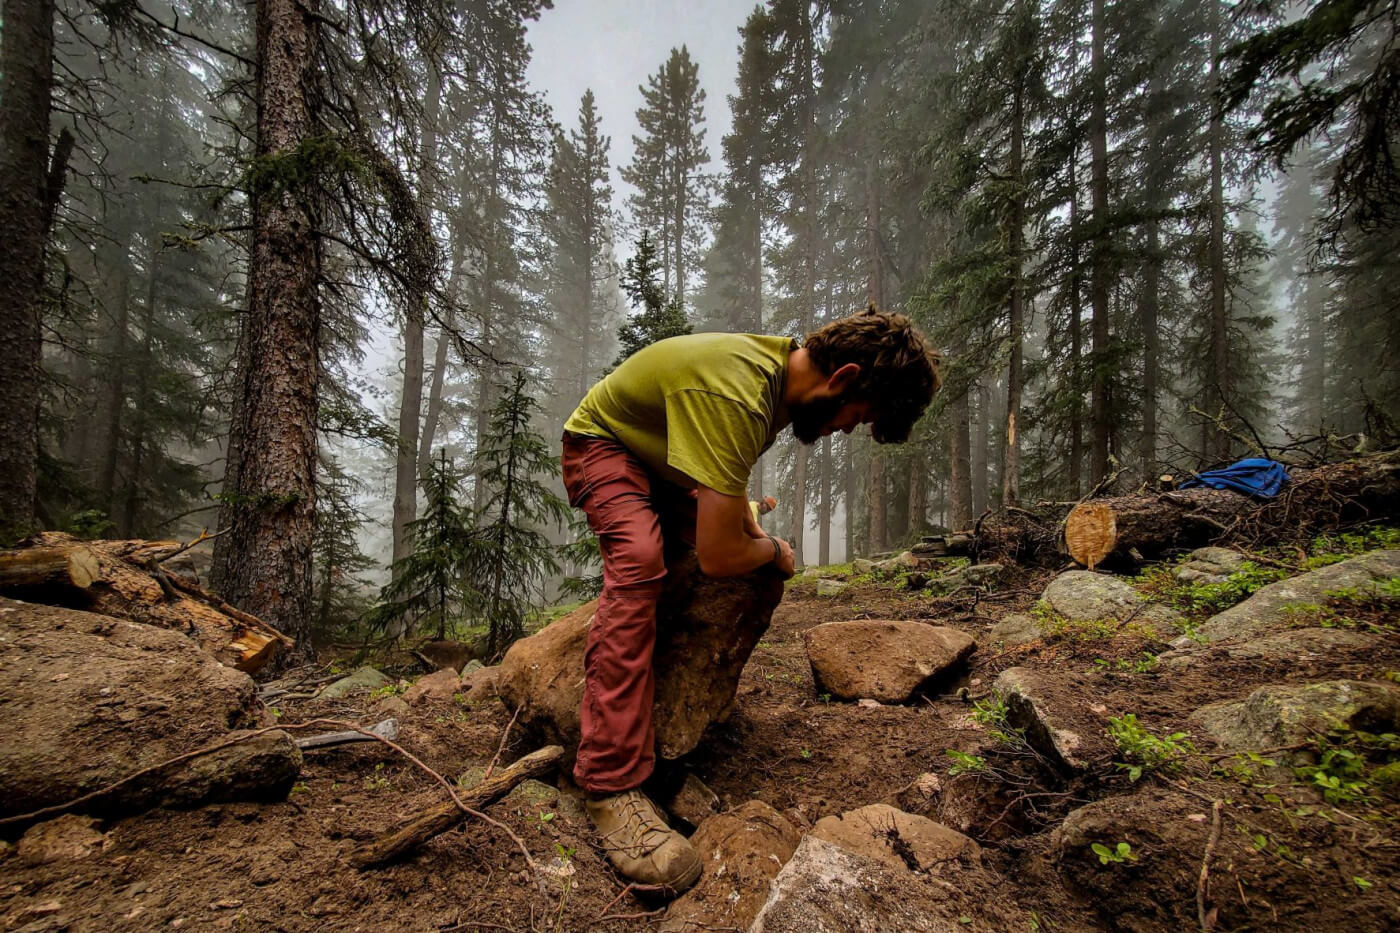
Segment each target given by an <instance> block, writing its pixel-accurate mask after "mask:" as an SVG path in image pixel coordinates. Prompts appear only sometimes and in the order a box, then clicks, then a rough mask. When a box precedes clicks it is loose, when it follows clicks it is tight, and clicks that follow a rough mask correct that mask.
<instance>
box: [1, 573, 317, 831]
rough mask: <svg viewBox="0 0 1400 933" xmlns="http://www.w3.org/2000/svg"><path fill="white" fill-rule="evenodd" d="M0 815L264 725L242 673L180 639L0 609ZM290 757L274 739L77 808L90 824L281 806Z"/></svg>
mask: <svg viewBox="0 0 1400 933" xmlns="http://www.w3.org/2000/svg"><path fill="white" fill-rule="evenodd" d="M0 721H3V722H4V723H5V730H6V735H9V736H23V741H5V742H0V815H6V816H8V815H14V814H20V813H26V812H29V811H32V810H36V809H38V808H40V807H45V806H49V805H52V804H57V803H64V802H67V801H69V800H71V799H73V798H74V797H78V796H81V795H83V794H86V793H88V792H90V791H94V790H97V789H99V788H101V787H104V786H106V785H108V784H112V783H114V782H115V781H118V780H120V779H122V778H126V777H128V776H129V775H131V774H134V773H135V772H137V771H141V770H143V769H146V768H150V767H153V766H155V765H158V764H161V763H163V762H166V761H168V760H169V759H171V758H174V757H175V756H177V755H180V754H182V753H185V752H188V751H191V750H194V749H197V748H199V747H201V746H205V745H210V744H213V743H215V742H219V741H222V740H224V739H226V738H228V737H230V730H231V729H235V730H237V729H253V728H258V727H260V726H270V725H272V724H273V720H272V717H271V716H270V715H269V714H268V713H267V711H266V709H264V708H263V706H262V705H261V704H260V703H259V702H258V701H257V687H256V685H255V684H254V683H253V681H252V679H251V678H249V677H248V675H247V674H243V673H240V672H238V671H236V670H234V669H232V668H230V667H226V666H224V665H222V664H220V663H219V662H217V661H215V660H214V658H213V657H211V656H210V655H208V654H206V653H205V652H203V651H201V650H200V649H199V648H198V647H196V646H195V644H194V642H193V641H191V640H190V639H189V638H187V637H186V636H185V635H183V634H182V633H180V632H176V631H171V630H168V629H161V628H157V627H155V626H152V625H143V624H140V623H136V622H129V621H126V620H124V619H116V618H113V617H110V616H102V615H97V614H95V613H89V612H79V611H77V610H73V609H62V608H57V607H53V606H38V605H31V604H28V603H22V602H17V601H15V600H10V599H0ZM300 765H301V753H300V752H299V751H298V750H297V748H296V746H295V745H293V744H292V741H291V739H290V738H288V737H287V735H286V734H285V733H282V732H275V733H268V734H265V735H263V736H261V737H260V738H259V739H258V740H256V741H255V742H253V743H241V744H238V745H234V746H233V747H230V748H227V749H224V750H222V751H219V752H217V753H213V754H210V755H206V756H203V757H199V758H194V759H190V760H188V761H185V762H183V763H180V764H176V765H172V766H169V767H167V768H166V769H164V770H161V771H157V772H153V773H151V774H150V775H148V776H146V777H144V778H142V779H140V780H138V781H135V782H133V783H131V784H128V785H126V786H125V787H124V788H122V789H121V790H120V791H119V792H117V793H115V794H110V795H106V796H104V797H102V798H100V799H97V800H94V801H92V803H91V804H90V805H89V806H87V807H85V808H84V812H87V813H90V814H92V815H95V816H104V815H109V814H112V815H115V814H121V815H128V814H130V813H132V812H138V811H140V810H142V809H146V808H149V807H153V806H162V805H170V806H177V805H190V804H194V803H199V802H202V801H203V800H204V799H205V798H207V797H210V796H213V797H216V798H222V799H241V798H246V797H247V796H250V795H251V796H253V797H256V798H260V799H261V798H267V797H277V796H280V795H285V794H286V792H287V791H288V790H289V789H290V788H291V784H292V783H293V782H294V781H295V779H296V774H297V772H298V770H299V768H300Z"/></svg>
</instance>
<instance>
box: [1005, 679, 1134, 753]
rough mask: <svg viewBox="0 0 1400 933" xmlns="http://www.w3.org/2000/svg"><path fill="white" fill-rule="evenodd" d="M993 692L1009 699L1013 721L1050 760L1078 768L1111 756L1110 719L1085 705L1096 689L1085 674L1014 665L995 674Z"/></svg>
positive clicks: (1008, 716) (1010, 719) (1011, 722)
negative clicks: (1087, 680)
mask: <svg viewBox="0 0 1400 933" xmlns="http://www.w3.org/2000/svg"><path fill="white" fill-rule="evenodd" d="M992 692H993V693H996V694H999V695H1000V696H1001V697H1002V698H1003V699H1004V700H1005V701H1006V712H1007V720H1008V721H1009V723H1010V724H1011V725H1012V726H1014V727H1015V728H1017V729H1022V730H1024V731H1025V734H1026V742H1027V743H1028V744H1029V745H1030V746H1031V747H1032V748H1034V749H1035V750H1036V751H1038V752H1040V753H1041V754H1042V755H1044V756H1045V757H1047V758H1049V759H1051V760H1052V761H1056V762H1058V763H1059V764H1061V765H1063V766H1065V767H1067V768H1070V769H1072V770H1076V771H1079V770H1084V769H1086V768H1088V767H1090V766H1091V765H1092V764H1093V763H1094V762H1096V761H1100V760H1104V759H1107V758H1109V757H1111V756H1112V754H1113V745H1112V743H1111V742H1110V741H1109V740H1108V737H1107V735H1106V734H1105V732H1104V728H1105V724H1106V721H1107V720H1106V718H1105V717H1104V716H1103V715H1102V714H1098V713H1095V712H1094V711H1093V710H1091V709H1089V708H1087V707H1086V704H1085V697H1086V696H1092V691H1091V689H1090V688H1089V687H1088V685H1087V684H1086V683H1085V679H1084V676H1083V675H1078V674H1069V673H1063V672H1061V673H1051V672H1046V671H1037V670H1032V669H1030V668H1026V667H1010V668H1007V669H1006V670H1004V671H1002V672H1001V673H1000V674H999V675H998V676H997V679H996V681H995V682H994V683H993V684H992Z"/></svg>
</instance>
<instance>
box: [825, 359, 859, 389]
mask: <svg viewBox="0 0 1400 933" xmlns="http://www.w3.org/2000/svg"><path fill="white" fill-rule="evenodd" d="M859 377H860V364H859V363H847V364H846V365H845V366H842V367H841V368H840V369H838V370H836V372H834V373H832V374H831V378H830V379H828V380H827V381H826V384H827V385H828V386H830V387H831V389H832V391H834V392H835V393H836V394H837V395H840V394H842V393H843V392H845V391H846V389H848V388H849V387H850V386H851V384H852V383H854V382H855V381H856V379H857V378H859Z"/></svg>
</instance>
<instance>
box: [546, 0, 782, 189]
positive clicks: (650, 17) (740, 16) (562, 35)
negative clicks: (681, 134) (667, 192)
mask: <svg viewBox="0 0 1400 933" xmlns="http://www.w3.org/2000/svg"><path fill="white" fill-rule="evenodd" d="M755 5H756V0H686V2H677V0H555V7H554V9H552V10H545V11H544V12H543V13H542V14H540V19H539V21H538V22H535V23H530V24H529V37H528V38H529V42H530V45H531V46H532V47H533V48H534V55H533V56H532V58H531V60H530V69H529V72H528V77H529V81H530V84H531V85H532V86H533V87H534V88H535V89H536V90H537V91H540V92H541V93H543V94H544V96H545V99H546V100H547V101H548V102H549V105H550V107H552V108H553V109H554V119H555V120H557V121H559V123H561V124H562V125H563V126H564V128H565V129H566V130H567V129H570V128H576V127H577V126H578V105H579V99H580V98H581V97H583V92H584V90H586V89H587V88H590V87H591V88H592V89H593V94H594V96H595V97H597V99H598V114H599V116H600V118H601V120H602V129H603V132H604V133H605V134H607V135H608V136H611V137H612V150H611V152H610V156H611V161H612V166H613V171H612V175H613V205H614V207H616V208H617V209H618V210H624V209H625V207H626V203H627V195H628V194H629V193H630V189H629V188H628V186H626V185H624V184H623V182H622V179H621V178H620V177H619V176H618V168H619V167H620V166H623V165H627V164H628V163H629V162H631V161H632V136H633V134H635V133H639V132H640V131H641V130H640V127H639V126H638V125H637V116H636V111H637V108H638V107H640V106H641V104H642V94H641V91H639V90H638V87H639V86H640V85H643V84H645V83H646V79H647V75H649V74H654V73H655V72H656V71H657V70H658V69H659V68H660V67H661V66H662V64H664V63H665V61H666V58H667V57H668V56H669V55H670V54H671V49H672V48H680V47H681V46H682V45H684V46H686V47H687V48H688V49H689V50H690V57H691V59H692V60H694V61H695V62H697V63H698V64H699V66H700V84H701V86H702V87H703V88H704V89H705V144H706V146H708V148H709V151H710V159H711V161H710V164H709V165H708V166H707V169H708V170H709V171H712V172H713V171H716V170H717V169H718V168H719V166H720V150H719V142H720V139H721V137H723V136H724V134H725V133H726V132H728V131H729V101H728V95H730V94H732V93H734V78H735V75H736V73H737V72H738V69H739V27H740V26H742V25H743V24H744V20H746V19H747V18H748V16H749V13H750V12H751V11H752V10H753V8H754V6H755Z"/></svg>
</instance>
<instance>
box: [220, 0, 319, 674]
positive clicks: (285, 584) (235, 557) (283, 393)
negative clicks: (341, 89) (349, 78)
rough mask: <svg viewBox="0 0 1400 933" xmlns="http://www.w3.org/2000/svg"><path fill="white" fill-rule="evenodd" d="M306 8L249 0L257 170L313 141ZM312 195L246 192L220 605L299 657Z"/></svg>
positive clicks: (314, 344) (311, 484)
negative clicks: (282, 637)
mask: <svg viewBox="0 0 1400 933" xmlns="http://www.w3.org/2000/svg"><path fill="white" fill-rule="evenodd" d="M318 6H319V3H317V2H316V0H311V2H301V3H298V2H296V0H259V2H258V4H257V49H258V68H257V99H258V126H257V130H258V133H257V154H258V158H259V159H260V160H264V164H265V165H266V166H267V167H268V168H269V170H270V171H269V172H268V174H269V175H271V176H273V177H274V178H279V179H280V178H283V177H284V176H286V175H290V173H289V172H284V171H279V170H278V168H277V166H278V165H279V163H281V164H284V165H285V160H294V159H297V158H298V157H299V156H300V155H301V153H302V150H301V147H302V144H303V143H305V142H306V141H307V139H308V138H309V137H310V136H311V135H312V134H313V123H314V119H313V113H312V101H311V99H310V97H309V94H310V93H312V90H311V89H312V83H313V74H314V53H315V48H316V44H317V30H318V23H319V14H318V13H317V7H318ZM317 213H318V212H317V211H316V209H315V202H314V195H313V194H312V193H311V192H310V191H309V190H307V189H305V188H291V187H289V186H288V184H287V183H283V182H273V183H271V184H269V185H268V186H266V187H265V188H263V189H261V190H255V191H254V192H253V250H252V253H253V254H252V259H251V262H250V263H249V280H248V318H247V328H246V331H245V334H244V341H245V344H246V351H247V366H246V368H245V369H244V371H243V373H242V376H243V385H242V393H241V395H242V406H241V410H240V427H241V430H240V431H239V443H240V447H241V451H242V454H241V457H240V458H239V464H238V477H237V479H238V485H237V488H236V490H235V491H234V501H233V515H232V530H231V532H230V534H229V539H230V546H229V549H228V564H227V582H226V587H227V593H226V595H227V597H228V600H229V601H230V602H231V603H233V604H235V605H237V606H239V607H241V608H243V609H245V610H247V611H248V612H251V613H253V614H255V615H258V616H261V617H262V618H264V619H266V620H267V621H269V622H270V623H271V624H273V625H274V626H276V627H277V628H279V629H281V630H282V631H284V632H287V633H288V634H289V635H292V636H293V637H295V638H296V639H297V641H298V645H299V652H298V653H299V654H300V655H302V656H309V652H310V649H311V640H310V622H311V619H312V611H311V609H312V563H311V538H312V526H313V523H314V516H315V506H316V402H317V381H318V376H319V370H320V363H319V343H318V331H319V329H320V304H319V297H318V294H317V287H318V284H319V282H320V270H321V250H320V243H319V240H318V237H317V229H316V228H317Z"/></svg>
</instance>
